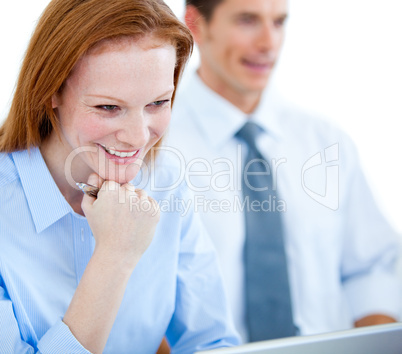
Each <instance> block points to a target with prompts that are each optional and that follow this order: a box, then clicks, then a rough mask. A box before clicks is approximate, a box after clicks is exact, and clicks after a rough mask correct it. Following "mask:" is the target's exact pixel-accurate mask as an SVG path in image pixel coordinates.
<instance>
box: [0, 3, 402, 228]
mask: <svg viewBox="0 0 402 354" xmlns="http://www.w3.org/2000/svg"><path fill="white" fill-rule="evenodd" d="M289 1H290V3H289V5H290V6H289V7H290V17H289V21H288V28H287V38H286V42H285V46H284V49H283V52H282V57H281V60H280V62H279V65H278V67H277V69H276V72H275V75H274V77H273V82H272V84H273V86H274V87H275V89H276V90H278V91H279V92H280V93H281V94H282V95H284V96H285V97H287V98H288V99H290V100H291V101H293V102H295V103H296V104H297V105H299V106H303V107H305V108H307V109H309V110H313V111H315V112H317V113H319V114H321V115H322V116H323V117H326V118H327V119H331V120H335V121H336V122H337V123H338V124H339V125H341V126H342V127H343V128H344V129H345V130H346V131H347V132H348V133H349V134H350V135H351V136H352V138H353V139H354V141H355V142H356V144H357V146H358V148H359V152H360V156H361V159H362V163H363V167H364V169H365V171H366V174H367V177H368V179H369V182H370V184H371V186H372V189H373V191H374V194H375V195H376V197H377V199H378V201H379V203H380V206H381V207H382V208H383V210H384V213H385V214H386V216H387V217H388V218H389V220H390V221H391V222H392V223H393V225H394V226H395V228H396V229H397V230H398V231H399V232H400V233H402V187H401V184H402V168H401V158H400V155H401V153H402V139H401V130H400V126H401V124H400V123H401V120H402V68H401V66H402V45H401V42H402V20H401V18H402V0H381V1H378V0H289ZM183 2H184V0H168V1H167V3H168V4H169V5H170V6H171V7H172V9H173V10H174V11H175V12H176V14H177V15H178V16H179V17H180V18H182V14H183ZM47 3H48V0H34V1H32V0H13V1H4V2H3V3H2V6H1V21H0V48H1V52H0V53H1V57H0V58H1V59H0V60H1V65H0V122H1V121H2V120H3V119H4V118H5V116H6V112H7V109H8V107H9V103H10V99H11V95H12V91H13V88H14V83H15V80H16V77H17V75H18V70H19V66H20V62H21V58H22V55H23V52H24V50H25V48H26V46H27V43H28V40H29V37H30V35H31V32H32V29H33V27H34V25H35V21H36V19H37V18H38V17H39V15H40V13H41V12H42V10H43V9H44V8H45V6H46V5H47ZM197 62H198V60H197V53H195V55H194V57H193V58H192V60H191V63H190V66H189V69H191V68H195V67H196V65H197Z"/></svg>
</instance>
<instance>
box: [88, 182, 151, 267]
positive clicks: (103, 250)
mask: <svg viewBox="0 0 402 354" xmlns="http://www.w3.org/2000/svg"><path fill="white" fill-rule="evenodd" d="M88 183H90V184H92V185H95V186H97V187H99V188H100V191H99V193H98V198H97V199H95V198H93V197H90V196H88V195H84V198H83V200H82V210H83V211H84V213H85V216H86V218H87V220H88V223H89V226H90V227H91V230H92V232H93V235H94V238H95V241H96V247H95V253H100V254H102V256H103V257H105V258H104V259H105V261H111V262H120V263H121V264H122V265H123V266H124V268H125V267H127V268H125V269H128V270H129V271H132V270H133V269H134V267H135V265H136V264H137V263H138V261H139V259H140V258H141V256H142V255H143V253H144V252H145V251H146V249H147V248H148V246H149V245H150V243H151V241H152V238H153V236H154V233H155V229H156V225H157V223H158V221H159V207H158V204H157V203H156V201H155V200H154V199H152V198H151V197H149V196H148V195H147V194H146V192H145V191H143V190H140V189H135V188H134V186H133V185H131V184H128V183H127V184H124V185H120V184H118V183H116V182H113V181H103V180H102V179H101V178H100V177H98V176H97V175H95V174H92V175H91V176H90V177H89V179H88Z"/></svg>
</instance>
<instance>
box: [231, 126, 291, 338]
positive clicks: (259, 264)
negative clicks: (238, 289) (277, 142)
mask: <svg viewBox="0 0 402 354" xmlns="http://www.w3.org/2000/svg"><path fill="white" fill-rule="evenodd" d="M260 131H261V128H260V127H258V126H257V125H256V124H255V123H253V122H250V121H248V122H247V123H246V124H245V125H244V126H243V127H242V128H241V129H240V131H239V132H238V133H237V134H236V136H237V137H238V138H240V139H242V140H243V141H244V142H246V144H247V146H248V155H247V158H246V161H245V164H244V167H243V174H242V188H243V198H244V201H245V202H246V203H245V206H246V208H245V220H246V241H245V248H244V257H245V275H246V316H247V317H246V320H247V325H248V331H249V339H250V341H251V342H255V341H261V340H267V339H274V338H281V337H289V336H294V335H296V330H295V326H294V324H293V316H292V306H291V299H290V289H289V280H288V271H287V263H286V254H285V247H284V240H283V228H282V220H281V212H280V211H276V210H272V207H273V206H274V200H276V199H277V198H276V190H274V188H273V183H272V175H271V173H270V172H271V171H270V166H269V164H268V162H267V161H266V160H265V159H264V158H263V157H262V155H261V154H260V152H259V151H258V149H257V147H256V143H255V141H256V138H257V135H258V134H259V133H260ZM264 201H265V202H264ZM269 201H270V204H269V203H268V202H269ZM253 202H254V204H252V203H253ZM252 205H254V207H252ZM269 205H271V208H269V207H268V206H269ZM252 209H254V210H252Z"/></svg>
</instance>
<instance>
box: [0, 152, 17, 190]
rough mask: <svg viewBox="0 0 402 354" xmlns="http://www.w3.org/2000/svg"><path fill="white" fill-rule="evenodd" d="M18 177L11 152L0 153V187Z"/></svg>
mask: <svg viewBox="0 0 402 354" xmlns="http://www.w3.org/2000/svg"><path fill="white" fill-rule="evenodd" d="M16 179H18V172H17V169H16V167H15V164H14V161H13V159H12V156H11V154H9V153H3V152H2V153H0V189H3V188H4V187H5V186H7V185H8V184H10V183H12V182H14V181H15V180H16Z"/></svg>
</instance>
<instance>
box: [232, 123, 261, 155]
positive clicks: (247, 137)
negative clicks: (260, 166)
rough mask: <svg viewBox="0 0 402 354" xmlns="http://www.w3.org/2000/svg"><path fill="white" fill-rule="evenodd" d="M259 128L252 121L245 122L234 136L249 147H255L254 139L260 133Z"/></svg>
mask: <svg viewBox="0 0 402 354" xmlns="http://www.w3.org/2000/svg"><path fill="white" fill-rule="evenodd" d="M260 132H261V128H260V127H259V126H258V125H257V124H255V123H254V122H250V121H248V122H246V124H244V125H243V127H242V128H241V129H240V130H239V131H238V132H237V133H236V136H237V137H238V138H240V139H243V140H244V141H245V142H246V143H247V145H248V146H249V147H250V148H254V149H255V148H256V144H255V140H256V139H257V136H258V134H260Z"/></svg>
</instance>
